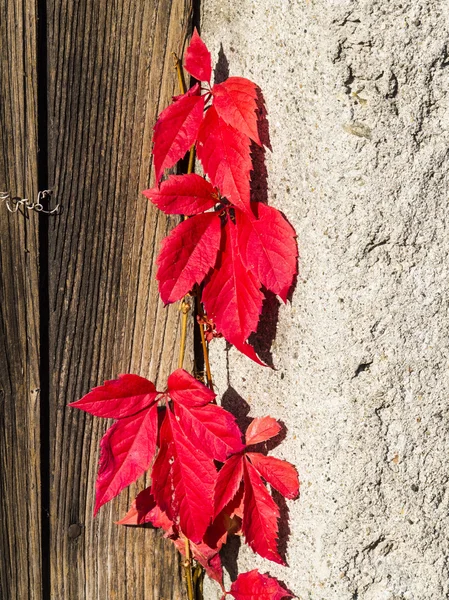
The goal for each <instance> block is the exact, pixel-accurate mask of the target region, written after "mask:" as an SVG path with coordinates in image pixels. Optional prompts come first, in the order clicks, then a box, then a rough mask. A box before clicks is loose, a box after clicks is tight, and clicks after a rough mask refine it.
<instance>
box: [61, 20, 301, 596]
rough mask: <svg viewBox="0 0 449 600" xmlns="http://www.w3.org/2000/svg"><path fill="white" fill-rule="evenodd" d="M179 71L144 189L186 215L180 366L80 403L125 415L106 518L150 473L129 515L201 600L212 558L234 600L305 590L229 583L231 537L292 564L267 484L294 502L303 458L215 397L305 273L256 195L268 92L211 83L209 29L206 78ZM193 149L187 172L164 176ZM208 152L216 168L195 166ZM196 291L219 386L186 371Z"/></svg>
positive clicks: (113, 451)
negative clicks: (276, 300)
mask: <svg viewBox="0 0 449 600" xmlns="http://www.w3.org/2000/svg"><path fill="white" fill-rule="evenodd" d="M175 66H176V71H177V77H178V82H179V87H180V91H181V95H180V96H177V97H175V98H173V103H172V104H171V105H170V106H168V107H167V108H166V109H165V110H164V111H162V113H161V115H160V116H159V118H158V120H157V122H156V125H155V127H154V137H153V156H154V167H155V174H156V185H155V187H153V188H152V189H150V190H146V191H144V192H143V193H144V194H145V196H146V197H147V198H148V199H149V200H150V201H151V202H153V204H155V205H156V206H157V207H158V208H159V209H161V210H163V211H164V212H165V213H166V214H179V215H181V218H182V221H181V222H180V223H179V225H177V226H176V227H175V228H174V229H173V231H172V232H171V233H170V234H169V235H168V236H167V237H166V238H165V240H163V242H162V245H161V250H160V253H159V256H158V259H157V265H158V271H157V279H158V282H159V293H160V296H161V299H162V301H163V302H164V303H165V304H169V303H172V302H177V301H180V312H181V341H180V352H179V363H178V366H179V368H178V369H177V370H176V371H175V372H174V373H172V374H171V375H170V376H169V377H168V381H167V387H166V389H164V390H161V391H158V390H157V389H156V387H155V385H154V384H153V383H152V382H151V381H148V380H147V379H145V378H143V377H140V376H138V375H131V374H127V375H120V376H119V378H118V379H116V380H112V381H106V382H105V383H104V384H103V385H102V386H100V387H97V388H94V389H93V390H92V391H91V392H89V393H88V394H87V395H86V396H84V397H83V398H82V399H81V400H79V401H78V402H74V403H72V405H71V406H75V407H77V408H79V409H81V410H84V411H86V412H89V413H90V414H92V415H95V416H98V417H104V418H113V419H115V423H114V424H113V425H112V427H110V428H109V429H108V430H107V431H106V434H105V435H104V437H103V438H102V440H101V443H100V447H101V454H100V464H99V471H98V478H97V482H96V501H95V514H96V513H97V511H98V510H99V508H100V507H101V506H102V505H103V504H105V503H106V502H109V501H110V500H112V499H113V498H114V497H115V496H117V494H119V493H120V491H121V490H123V489H124V488H125V487H127V486H128V485H130V484H131V483H133V482H134V481H136V480H137V479H138V478H139V477H140V476H141V475H143V474H144V473H145V471H147V470H148V469H150V468H151V486H150V487H148V488H147V489H145V490H143V491H142V492H141V493H140V494H138V496H137V498H136V499H135V501H134V502H133V503H132V505H131V508H130V510H129V511H128V513H127V514H126V515H125V516H124V517H123V518H122V520H121V521H119V524H121V525H134V526H135V525H143V524H146V523H150V524H152V525H153V526H154V527H158V528H162V529H163V530H164V532H165V537H167V538H168V539H170V540H171V541H172V542H173V543H174V544H175V545H176V547H177V548H178V550H179V551H180V552H181V554H183V555H184V558H185V560H184V563H183V564H184V568H185V574H186V585H187V594H188V598H189V600H196V590H197V588H198V585H197V584H198V583H199V581H200V580H201V576H200V574H199V570H198V566H199V565H201V566H202V567H203V568H204V569H205V571H206V573H207V574H208V575H209V576H210V577H211V578H212V579H214V580H216V581H217V582H218V583H219V584H220V586H221V588H222V590H223V597H222V598H223V599H224V598H225V596H226V595H228V594H229V595H231V596H233V597H234V598H235V599H236V600H256V598H257V599H259V600H281V599H282V598H286V597H292V594H291V593H290V592H288V591H287V590H286V589H285V588H284V587H283V586H282V585H281V584H280V583H279V582H278V581H277V580H276V579H274V578H272V577H270V576H268V575H264V574H261V573H259V572H258V571H257V570H253V571H250V572H249V573H242V574H240V575H239V576H238V577H237V579H236V581H234V582H233V583H232V585H231V587H230V589H229V590H228V591H226V590H225V588H224V585H223V570H222V565H221V560H220V554H219V552H220V549H221V548H222V546H223V544H225V543H226V541H227V539H228V537H229V536H231V535H244V536H245V540H246V543H247V544H248V545H249V546H250V547H251V548H252V550H253V551H254V552H256V553H257V554H259V555H260V556H262V557H264V558H267V559H268V560H271V561H273V562H276V563H279V564H285V561H284V557H283V556H281V554H280V553H279V548H278V535H279V527H278V526H279V523H278V521H279V519H280V512H279V508H278V506H277V504H276V502H275V501H274V500H273V498H272V496H271V494H270V493H269V491H268V489H267V487H266V484H269V485H270V486H271V488H273V489H275V490H277V491H278V492H279V493H280V494H281V495H283V496H284V497H286V498H289V499H294V498H296V497H297V496H298V493H299V481H298V475H297V472H296V469H295V468H294V466H293V465H291V464H290V463H288V462H286V461H283V460H280V459H277V458H274V457H271V456H268V455H267V453H266V446H265V445H264V444H265V442H266V441H267V440H269V439H272V438H274V437H276V436H277V435H278V434H279V432H280V430H281V426H280V425H279V423H278V422H277V421H276V420H275V419H273V418H272V417H262V418H255V419H253V421H252V422H251V423H250V425H249V427H248V428H247V429H246V432H244V440H245V441H243V440H242V432H241V431H240V429H239V427H238V425H237V422H236V419H235V417H234V416H233V415H232V414H231V413H230V412H228V411H227V410H225V409H224V408H223V407H221V406H219V405H218V404H216V395H215V392H214V387H213V380H212V374H211V369H210V363H209V354H208V344H209V343H210V342H211V341H212V340H213V339H214V337H219V336H223V337H224V338H225V339H226V340H227V341H228V342H229V343H231V344H232V345H233V346H235V347H236V348H237V350H239V351H240V352H242V353H243V354H245V355H246V356H248V357H249V358H250V359H251V360H253V361H255V362H257V363H258V364H261V365H263V364H264V363H263V362H262V360H261V359H260V357H258V356H257V353H256V351H255V349H254V347H253V346H252V345H251V343H250V341H249V337H250V335H251V334H252V333H253V332H255V331H256V329H257V326H258V323H259V318H260V314H261V311H262V302H263V299H264V293H265V290H269V291H271V292H273V293H274V294H277V295H278V296H279V297H280V298H281V299H282V300H283V301H284V302H286V300H287V295H288V293H289V291H290V289H291V287H292V284H293V279H294V277H295V275H296V260H297V247H296V239H295V232H294V230H293V228H292V227H291V225H290V224H289V223H288V221H287V220H286V219H285V218H284V217H283V215H282V214H281V213H280V212H279V211H277V210H276V209H274V208H271V207H269V206H267V205H266V204H264V203H262V202H260V201H258V200H259V199H258V198H255V197H253V194H252V191H251V173H252V172H253V174H254V165H253V159H252V148H254V147H255V146H260V147H262V145H263V143H264V142H265V143H266V140H264V139H261V138H262V137H263V136H261V130H262V127H261V122H262V114H263V113H262V108H263V105H262V99H261V94H260V90H259V88H258V87H257V86H256V85H255V84H254V83H252V82H251V81H249V80H247V79H244V78H241V77H229V78H228V79H226V80H225V81H223V82H222V83H219V84H214V85H211V83H210V80H211V75H212V61H211V56H210V53H209V51H208V49H207V48H206V46H205V44H204V42H203V41H202V40H201V38H200V37H199V35H198V33H197V31H196V30H195V31H194V33H193V36H192V40H191V43H190V46H189V48H188V49H187V52H186V56H185V61H184V67H185V69H186V70H187V72H188V73H189V74H190V75H191V76H192V77H194V78H195V79H196V80H197V81H198V83H195V84H194V85H193V86H192V87H191V88H190V89H189V90H187V89H186V87H185V83H184V75H183V70H182V66H181V63H180V61H179V60H178V58H177V57H176V56H175ZM201 82H202V83H201ZM187 152H188V153H189V161H188V168H187V173H186V174H185V175H169V176H168V178H167V179H165V180H163V181H161V180H162V178H163V176H164V173H165V170H166V169H170V168H172V167H173V166H175V164H176V163H177V162H178V161H179V160H181V159H182V158H184V156H185V155H186V153H187ZM195 153H196V155H197V157H198V159H199V161H200V163H201V165H202V168H203V171H204V174H205V177H202V176H200V175H198V174H196V173H194V172H193V168H194V157H195ZM206 177H207V179H206ZM189 299H192V301H194V302H195V311H196V314H197V325H198V327H199V331H200V336H201V342H202V348H203V354H204V363H205V375H206V383H207V385H204V384H203V383H202V382H201V381H199V380H198V379H197V378H195V377H193V376H192V375H190V374H189V373H188V372H187V371H185V370H184V369H183V363H184V354H185V344H186V331H187V323H188V318H189V314H191V313H192V312H195V311H193V310H192V307H191V306H190V302H189ZM193 560H195V561H196V566H195V568H194V569H193Z"/></svg>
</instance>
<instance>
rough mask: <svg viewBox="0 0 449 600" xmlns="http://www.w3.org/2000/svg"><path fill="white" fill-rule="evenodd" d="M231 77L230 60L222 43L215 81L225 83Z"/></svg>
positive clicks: (215, 71) (215, 70)
mask: <svg viewBox="0 0 449 600" xmlns="http://www.w3.org/2000/svg"><path fill="white" fill-rule="evenodd" d="M228 77H229V61H228V59H227V58H226V54H225V53H224V50H223V44H220V50H219V51H218V60H217V63H216V65H215V69H214V83H223V81H225V80H226V79H227V78H228Z"/></svg>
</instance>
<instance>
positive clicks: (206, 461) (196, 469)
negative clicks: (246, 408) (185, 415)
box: [151, 409, 216, 543]
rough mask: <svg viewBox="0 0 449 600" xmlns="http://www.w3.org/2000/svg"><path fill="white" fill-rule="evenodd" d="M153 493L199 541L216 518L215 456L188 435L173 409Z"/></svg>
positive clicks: (165, 428) (163, 430) (156, 466)
mask: <svg viewBox="0 0 449 600" xmlns="http://www.w3.org/2000/svg"><path fill="white" fill-rule="evenodd" d="M160 438H161V449H160V451H159V454H158V457H157V459H156V461H155V464H154V467H153V474H152V479H153V484H152V488H151V490H152V493H153V495H154V498H155V500H156V502H157V504H158V505H159V506H160V508H161V509H162V510H163V511H165V512H166V513H167V516H168V517H169V518H170V519H172V520H173V521H174V522H175V523H176V524H179V527H180V529H181V530H182V532H183V533H184V535H185V536H186V537H188V538H189V539H190V540H192V541H193V542H195V543H199V542H200V541H201V539H202V537H203V535H204V533H205V531H206V529H207V527H208V525H209V524H210V522H211V520H212V516H213V493H214V485H215V479H216V470H215V466H214V463H213V461H212V458H211V457H210V456H207V455H206V454H204V453H203V451H202V450H200V449H199V448H197V447H195V446H194V445H193V444H192V442H190V440H189V439H188V438H187V437H186V435H185V434H184V432H183V430H182V429H181V427H180V426H179V424H178V421H177V419H176V417H175V416H174V415H173V413H172V412H171V410H169V409H168V410H167V413H166V416H165V419H164V423H163V424H162V427H161V432H160Z"/></svg>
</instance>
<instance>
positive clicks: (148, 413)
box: [94, 405, 157, 515]
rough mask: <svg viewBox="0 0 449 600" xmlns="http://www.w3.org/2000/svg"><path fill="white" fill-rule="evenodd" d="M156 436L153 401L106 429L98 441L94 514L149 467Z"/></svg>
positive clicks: (155, 415) (155, 409)
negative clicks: (98, 452)
mask: <svg viewBox="0 0 449 600" xmlns="http://www.w3.org/2000/svg"><path fill="white" fill-rule="evenodd" d="M156 439H157V406H156V405H153V406H151V407H150V408H148V409H146V410H143V411H141V412H139V413H137V415H134V416H132V417H127V418H125V419H120V420H119V421H117V422H116V423H115V424H114V425H113V426H112V427H110V428H109V429H108V431H107V432H106V434H105V435H104V436H103V439H102V440H101V442H100V449H101V455H100V466H99V470H98V477H97V483H96V489H97V493H96V498H95V509H94V515H95V514H97V512H98V509H99V508H100V506H102V505H103V504H105V503H106V502H109V500H112V498H114V497H115V496H117V494H119V493H120V492H121V491H122V490H123V489H124V488H125V487H127V486H128V485H130V484H131V483H133V481H136V479H138V478H139V477H140V476H141V475H142V474H143V473H144V472H145V471H146V470H147V469H148V468H149V466H150V464H151V461H152V460H153V456H154V452H155V449H156Z"/></svg>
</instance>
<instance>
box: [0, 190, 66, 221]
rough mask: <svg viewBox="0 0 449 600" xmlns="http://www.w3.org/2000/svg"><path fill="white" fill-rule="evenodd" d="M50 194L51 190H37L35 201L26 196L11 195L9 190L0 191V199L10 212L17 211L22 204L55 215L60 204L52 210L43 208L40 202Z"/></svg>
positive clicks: (29, 208)
mask: <svg viewBox="0 0 449 600" xmlns="http://www.w3.org/2000/svg"><path fill="white" fill-rule="evenodd" d="M52 195H53V191H52V190H43V191H42V192H38V194H37V199H36V202H30V200H28V198H19V197H17V196H13V197H12V196H11V194H10V192H0V201H2V202H4V203H5V204H6V208H7V209H8V210H9V212H10V213H16V212H18V210H19V208H20V207H21V206H23V207H24V208H27V209H28V210H35V211H36V212H40V213H44V214H46V215H57V214H59V212H60V208H61V205H60V204H57V205H56V206H55V208H53V209H52V210H45V209H44V205H43V204H42V202H43V201H44V200H45V199H46V198H51V196H52Z"/></svg>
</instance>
